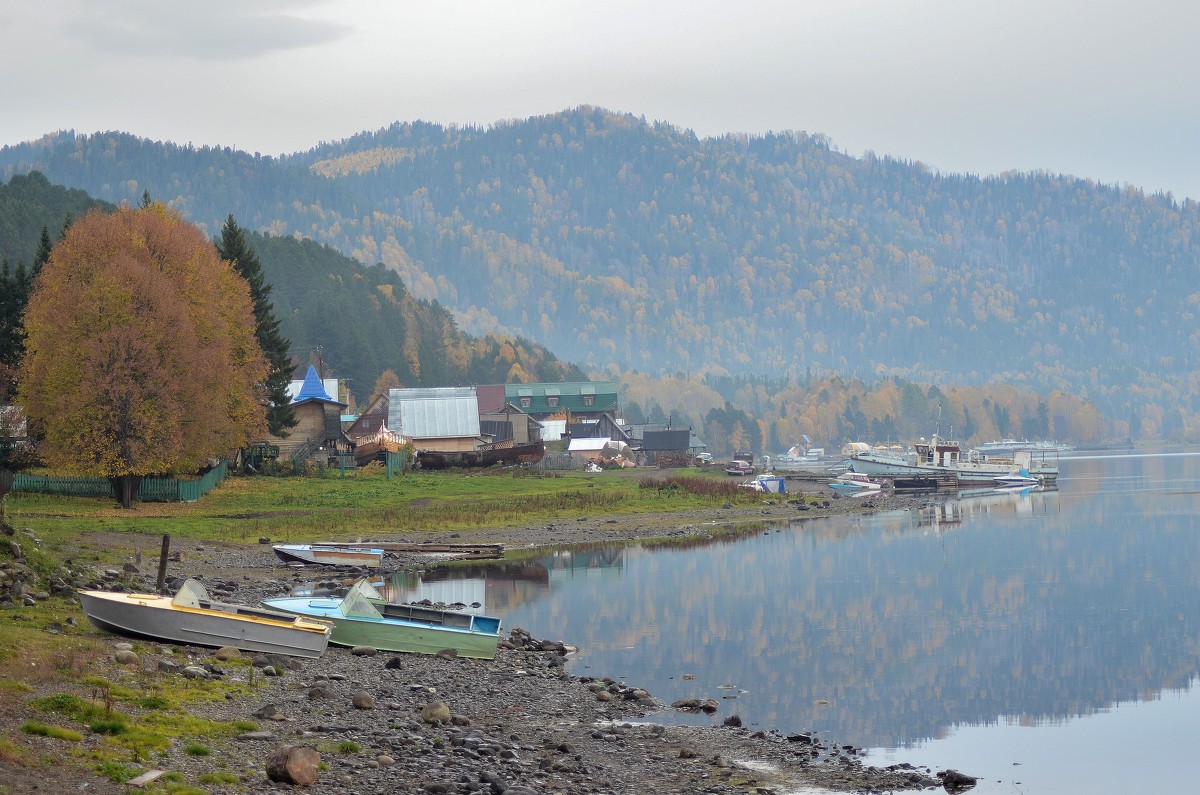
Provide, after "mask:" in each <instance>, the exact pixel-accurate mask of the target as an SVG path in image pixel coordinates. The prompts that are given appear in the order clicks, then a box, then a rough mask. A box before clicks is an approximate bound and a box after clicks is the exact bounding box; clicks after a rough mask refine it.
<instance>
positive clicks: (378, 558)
mask: <svg viewBox="0 0 1200 795" xmlns="http://www.w3.org/2000/svg"><path fill="white" fill-rule="evenodd" d="M271 549H273V550H275V557H277V558H279V559H280V560H282V561H283V562H284V563H306V564H318V565H321V566H366V567H367V568H372V569H373V568H376V567H377V566H379V565H381V564H382V563H383V550H382V549H375V548H373V547H347V546H341V545H336V546H335V545H325V544H275V545H274V546H272V547H271Z"/></svg>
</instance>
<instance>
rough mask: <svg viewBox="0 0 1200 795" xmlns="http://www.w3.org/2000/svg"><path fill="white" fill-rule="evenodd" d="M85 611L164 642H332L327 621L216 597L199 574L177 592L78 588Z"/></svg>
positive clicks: (316, 649) (283, 646) (305, 651)
mask: <svg viewBox="0 0 1200 795" xmlns="http://www.w3.org/2000/svg"><path fill="white" fill-rule="evenodd" d="M76 596H77V597H78V599H79V604H80V606H81V607H82V608H83V614H84V615H85V616H87V619H88V621H90V622H91V623H92V625H93V626H95V627H96V628H97V629H101V630H103V631H105V632H111V633H113V634H114V635H124V636H125V637H130V638H143V639H147V640H156V641H162V642H166V643H181V644H186V645H190V646H208V647H212V648H220V647H222V646H233V647H235V648H237V649H240V650H242V651H254V652H264V653H270V654H285V655H288V656H291V657H320V656H321V655H322V654H323V653H324V652H325V647H326V645H327V644H328V643H329V638H330V633H331V630H332V627H331V625H330V624H329V623H328V622H326V621H315V620H313V619H311V618H306V617H303V616H297V615H293V614H290V613H285V612H281V611H278V610H271V609H268V608H263V607H249V606H246V605H238V604H231V603H228V602H218V601H217V600H215V599H213V598H211V597H210V596H209V595H208V590H207V589H206V588H205V587H204V585H203V584H201V583H200V582H198V581H196V580H187V581H185V582H184V583H183V585H182V586H181V587H180V589H179V592H178V593H176V594H175V595H174V596H162V595H160V594H140V593H119V592H116V591H78V592H77V593H76Z"/></svg>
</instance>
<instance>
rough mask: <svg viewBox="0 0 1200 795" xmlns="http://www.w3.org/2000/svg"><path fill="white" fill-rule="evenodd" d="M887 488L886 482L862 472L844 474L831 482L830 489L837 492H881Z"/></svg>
mask: <svg viewBox="0 0 1200 795" xmlns="http://www.w3.org/2000/svg"><path fill="white" fill-rule="evenodd" d="M887 486H888V482H887V481H886V480H881V479H879V478H872V477H870V476H869V475H865V474H863V473H862V472H843V473H842V474H840V475H838V476H837V477H836V478H834V479H833V480H831V481H829V488H831V489H835V490H837V491H880V490H881V489H884V488H886V487H887Z"/></svg>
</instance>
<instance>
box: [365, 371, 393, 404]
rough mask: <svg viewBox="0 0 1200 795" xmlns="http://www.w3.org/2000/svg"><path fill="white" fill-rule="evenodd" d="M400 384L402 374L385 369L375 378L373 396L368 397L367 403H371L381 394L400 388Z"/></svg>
mask: <svg viewBox="0 0 1200 795" xmlns="http://www.w3.org/2000/svg"><path fill="white" fill-rule="evenodd" d="M400 386H401V384H400V376H398V375H396V374H395V373H394V372H392V371H391V370H384V371H383V372H382V373H380V374H379V377H378V378H376V379H375V388H374V389H372V390H371V396H370V397H368V398H367V403H368V404H369V403H371V402H372V401H373V400H375V398H377V397H379V396H381V395H387V394H388V393H389V392H391V390H393V389H399V388H400Z"/></svg>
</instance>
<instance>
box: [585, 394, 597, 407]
mask: <svg viewBox="0 0 1200 795" xmlns="http://www.w3.org/2000/svg"><path fill="white" fill-rule="evenodd" d="M595 404H596V396H595V395H584V396H583V405H585V406H594V405H595Z"/></svg>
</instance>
